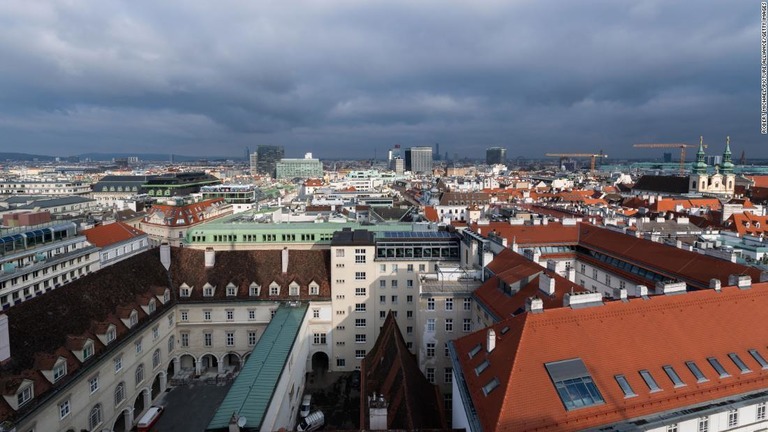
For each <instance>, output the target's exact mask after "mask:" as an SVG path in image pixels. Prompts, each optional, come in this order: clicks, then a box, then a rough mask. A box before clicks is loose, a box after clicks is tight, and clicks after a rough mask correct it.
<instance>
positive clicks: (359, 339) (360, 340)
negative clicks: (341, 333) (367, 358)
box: [355, 334, 366, 343]
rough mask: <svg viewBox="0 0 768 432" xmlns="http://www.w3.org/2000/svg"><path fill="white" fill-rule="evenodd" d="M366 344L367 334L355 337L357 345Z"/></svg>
mask: <svg viewBox="0 0 768 432" xmlns="http://www.w3.org/2000/svg"><path fill="white" fill-rule="evenodd" d="M365 342H366V335H365V334H356V335H355V343H365Z"/></svg>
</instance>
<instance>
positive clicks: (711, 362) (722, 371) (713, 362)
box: [707, 357, 731, 378]
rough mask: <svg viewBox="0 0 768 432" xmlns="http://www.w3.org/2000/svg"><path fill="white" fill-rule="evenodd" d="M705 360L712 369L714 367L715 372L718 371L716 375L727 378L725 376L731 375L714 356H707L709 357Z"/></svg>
mask: <svg viewBox="0 0 768 432" xmlns="http://www.w3.org/2000/svg"><path fill="white" fill-rule="evenodd" d="M707 361H708V362H709V365H710V366H712V369H714V370H715V372H717V373H718V375H720V378H727V377H729V376H731V374H729V373H728V372H727V371H726V370H725V368H724V367H723V365H721V364H720V362H719V361H718V360H717V359H716V358H714V357H709V358H708V359H707Z"/></svg>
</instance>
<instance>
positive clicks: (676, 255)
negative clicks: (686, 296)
mask: <svg viewBox="0 0 768 432" xmlns="http://www.w3.org/2000/svg"><path fill="white" fill-rule="evenodd" d="M579 246H582V247H585V248H587V249H592V250H595V251H598V252H601V253H604V254H606V255H608V256H611V257H614V258H618V259H622V260H624V261H627V262H631V263H637V264H639V265H640V266H642V267H644V268H646V269H650V270H653V271H654V272H656V273H659V274H662V275H665V276H668V277H670V279H678V280H681V281H684V282H686V283H687V284H689V285H692V286H695V287H699V288H707V287H709V281H710V279H712V278H716V279H719V280H720V281H721V283H722V284H723V285H725V283H727V282H728V276H729V275H732V274H737V275H740V274H746V275H749V276H751V277H752V280H753V281H755V282H757V281H759V280H760V270H758V269H756V268H754V267H747V266H744V265H740V264H735V263H732V262H729V261H725V260H721V259H718V258H715V257H711V256H708V255H702V254H699V253H695V252H690V251H686V250H682V249H678V248H675V247H672V246H667V245H665V244H661V243H656V242H652V241H649V240H645V239H640V238H637V237H633V236H630V235H627V234H623V233H620V232H616V231H612V230H609V229H606V228H601V227H597V226H594V225H589V224H585V223H581V224H579Z"/></svg>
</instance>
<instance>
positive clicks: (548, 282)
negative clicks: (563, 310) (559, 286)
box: [539, 273, 555, 296]
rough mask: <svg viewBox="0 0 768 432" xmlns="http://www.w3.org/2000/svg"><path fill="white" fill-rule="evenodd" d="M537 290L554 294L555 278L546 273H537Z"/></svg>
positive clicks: (546, 293) (549, 294) (550, 294)
mask: <svg viewBox="0 0 768 432" xmlns="http://www.w3.org/2000/svg"><path fill="white" fill-rule="evenodd" d="M539 290H541V292H543V293H544V294H545V295H548V296H552V295H555V278H553V277H552V276H550V275H548V274H546V273H541V274H540V275H539Z"/></svg>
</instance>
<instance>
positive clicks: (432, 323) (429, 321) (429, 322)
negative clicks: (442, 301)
mask: <svg viewBox="0 0 768 432" xmlns="http://www.w3.org/2000/svg"><path fill="white" fill-rule="evenodd" d="M427 331H428V332H434V331H435V319H434V318H429V319H427Z"/></svg>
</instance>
